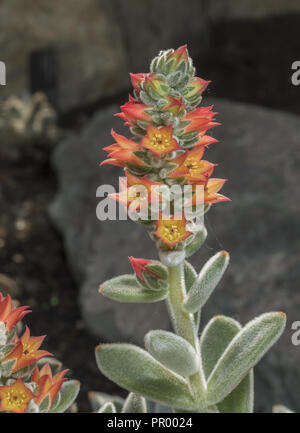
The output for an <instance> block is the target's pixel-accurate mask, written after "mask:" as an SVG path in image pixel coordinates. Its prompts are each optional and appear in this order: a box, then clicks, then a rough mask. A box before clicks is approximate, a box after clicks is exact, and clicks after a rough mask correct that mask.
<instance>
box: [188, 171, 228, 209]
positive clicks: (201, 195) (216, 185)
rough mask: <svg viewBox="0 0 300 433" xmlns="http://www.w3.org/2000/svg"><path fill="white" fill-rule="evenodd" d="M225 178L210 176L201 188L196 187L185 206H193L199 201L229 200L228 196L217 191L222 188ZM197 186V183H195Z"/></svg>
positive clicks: (208, 202)
mask: <svg viewBox="0 0 300 433" xmlns="http://www.w3.org/2000/svg"><path fill="white" fill-rule="evenodd" d="M225 182H226V179H217V178H212V179H209V180H208V181H207V183H206V184H204V185H203V189H198V190H197V189H196V188H195V194H194V195H193V197H192V199H191V202H189V203H187V204H186V205H187V206H194V205H196V204H200V203H207V204H213V203H220V202H222V201H230V198H228V197H225V195H222V194H219V193H218V191H220V189H221V188H222V186H223V185H224V183H225ZM195 186H197V185H195Z"/></svg>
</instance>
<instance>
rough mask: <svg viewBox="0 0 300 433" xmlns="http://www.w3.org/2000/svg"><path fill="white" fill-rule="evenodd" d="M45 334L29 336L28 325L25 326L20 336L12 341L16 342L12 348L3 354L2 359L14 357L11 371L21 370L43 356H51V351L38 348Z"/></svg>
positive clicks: (6, 359)
mask: <svg viewBox="0 0 300 433" xmlns="http://www.w3.org/2000/svg"><path fill="white" fill-rule="evenodd" d="M44 338H45V335H43V336H40V337H31V336H30V331H29V328H28V326H26V329H25V332H24V334H23V335H22V337H21V338H18V337H16V338H15V339H14V343H16V345H15V347H14V348H13V350H12V351H11V352H10V353H8V355H6V356H5V358H4V359H3V361H9V360H11V359H15V360H16V363H15V365H14V367H13V370H12V372H13V373H15V372H16V371H19V370H21V368H24V367H26V366H28V365H31V364H33V363H34V362H36V361H38V360H39V359H41V358H43V357H44V356H52V353H49V352H47V351H46V350H38V349H39V347H40V346H41V344H42V342H43V340H44Z"/></svg>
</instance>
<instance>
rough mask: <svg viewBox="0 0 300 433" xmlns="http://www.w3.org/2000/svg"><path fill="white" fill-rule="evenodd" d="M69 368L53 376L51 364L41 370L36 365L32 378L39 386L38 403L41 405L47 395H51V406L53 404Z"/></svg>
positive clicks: (36, 399) (36, 400)
mask: <svg viewBox="0 0 300 433" xmlns="http://www.w3.org/2000/svg"><path fill="white" fill-rule="evenodd" d="M67 371H68V370H63V371H60V372H59V373H57V374H55V375H54V376H52V370H51V367H50V365H49V364H48V363H47V364H45V365H44V366H43V367H42V369H41V370H39V369H38V367H35V369H34V370H33V374H32V380H33V382H35V383H36V384H37V386H38V391H37V396H36V398H35V402H36V404H38V405H40V404H41V402H42V401H43V400H44V398H45V397H47V396H49V407H51V406H52V404H53V401H54V399H55V397H56V396H57V394H58V392H59V390H60V388H61V386H62V384H63V383H64V382H65V380H66V378H65V377H64V376H65V374H66V372H67Z"/></svg>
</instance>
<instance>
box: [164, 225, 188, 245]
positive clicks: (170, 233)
mask: <svg viewBox="0 0 300 433" xmlns="http://www.w3.org/2000/svg"><path fill="white" fill-rule="evenodd" d="M185 234H186V229H185V225H184V224H182V221H178V222H177V223H176V222H174V221H171V222H170V221H165V222H164V227H163V229H162V237H163V238H164V239H166V240H167V241H169V242H175V241H177V240H179V239H181V238H182V237H184V236H185Z"/></svg>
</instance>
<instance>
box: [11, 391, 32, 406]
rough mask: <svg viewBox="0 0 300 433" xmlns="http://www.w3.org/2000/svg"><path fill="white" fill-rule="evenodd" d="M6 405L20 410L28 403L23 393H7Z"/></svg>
mask: <svg viewBox="0 0 300 433" xmlns="http://www.w3.org/2000/svg"><path fill="white" fill-rule="evenodd" d="M6 400H7V404H8V405H9V406H10V407H13V408H20V407H22V406H23V405H24V403H27V402H28V397H27V396H26V394H25V393H24V392H23V391H18V390H13V391H8V392H7V395H6Z"/></svg>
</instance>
